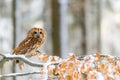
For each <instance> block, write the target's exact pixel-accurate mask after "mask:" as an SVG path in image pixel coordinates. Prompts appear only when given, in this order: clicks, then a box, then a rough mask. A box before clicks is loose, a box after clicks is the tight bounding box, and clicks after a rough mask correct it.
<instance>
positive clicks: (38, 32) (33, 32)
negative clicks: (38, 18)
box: [27, 27, 46, 40]
mask: <svg viewBox="0 0 120 80" xmlns="http://www.w3.org/2000/svg"><path fill="white" fill-rule="evenodd" d="M27 37H32V38H36V39H38V40H42V39H45V37H46V32H45V30H44V29H43V28H39V27H38V28H37V27H33V28H31V29H30V30H29V31H28V34H27Z"/></svg>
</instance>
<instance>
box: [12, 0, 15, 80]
mask: <svg viewBox="0 0 120 80" xmlns="http://www.w3.org/2000/svg"><path fill="white" fill-rule="evenodd" d="M15 13H16V0H13V1H12V22H13V49H14V48H15V46H16V14H15ZM12 70H13V73H15V72H16V65H15V62H14V61H13V67H12ZM13 80H16V77H13Z"/></svg>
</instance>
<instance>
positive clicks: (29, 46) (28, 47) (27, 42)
mask: <svg viewBox="0 0 120 80" xmlns="http://www.w3.org/2000/svg"><path fill="white" fill-rule="evenodd" d="M45 37H46V32H45V30H44V29H43V28H32V29H30V30H29V31H28V33H27V37H26V38H25V39H24V40H23V41H22V42H21V43H20V44H19V45H18V46H17V47H16V48H15V49H14V50H13V52H12V53H13V54H16V55H19V54H32V53H33V52H35V51H36V50H38V48H39V47H40V46H41V45H42V44H43V42H44V40H45Z"/></svg>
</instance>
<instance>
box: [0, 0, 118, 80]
mask: <svg viewBox="0 0 120 80" xmlns="http://www.w3.org/2000/svg"><path fill="white" fill-rule="evenodd" d="M38 21H43V22H44V28H45V30H46V32H47V38H46V41H45V43H44V45H43V46H42V48H41V49H40V50H41V52H43V53H47V54H48V55H56V56H61V57H62V58H65V57H66V56H67V54H68V53H71V52H72V53H75V54H76V55H77V56H82V55H87V54H94V53H96V52H100V53H102V54H110V55H115V56H117V55H119V53H120V0H0V52H3V53H10V52H11V51H12V50H13V48H14V47H15V46H17V45H18V44H19V42H20V41H22V40H23V39H24V37H25V36H26V34H27V31H28V30H29V29H30V28H31V27H32V25H33V24H35V23H36V22H38ZM6 65H8V63H7V64H6ZM9 65H11V63H9ZM11 67H12V65H11ZM6 71H7V72H11V71H13V70H12V69H8V70H6V68H4V70H1V72H2V73H6ZM29 78H30V77H29ZM30 79H31V78H30ZM18 80H20V79H18ZM25 80H29V79H28V78H27V79H25ZM34 80H37V79H34Z"/></svg>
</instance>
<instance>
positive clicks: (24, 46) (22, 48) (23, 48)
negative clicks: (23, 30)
mask: <svg viewBox="0 0 120 80" xmlns="http://www.w3.org/2000/svg"><path fill="white" fill-rule="evenodd" d="M31 39H32V38H29V37H27V38H25V39H24V40H23V41H22V42H21V43H20V44H19V45H18V47H16V48H15V49H14V50H13V52H12V53H13V54H16V55H17V54H25V53H26V52H27V51H28V49H29V47H30V46H31V44H30V42H31Z"/></svg>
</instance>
